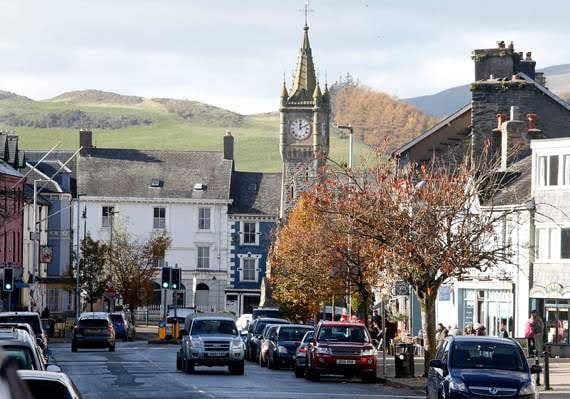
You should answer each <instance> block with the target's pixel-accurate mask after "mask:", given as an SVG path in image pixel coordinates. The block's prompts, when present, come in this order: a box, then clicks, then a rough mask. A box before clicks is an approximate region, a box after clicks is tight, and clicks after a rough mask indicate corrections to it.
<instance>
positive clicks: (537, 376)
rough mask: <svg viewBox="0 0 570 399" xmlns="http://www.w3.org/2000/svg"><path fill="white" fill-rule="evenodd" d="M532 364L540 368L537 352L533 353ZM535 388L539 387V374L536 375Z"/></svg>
mask: <svg viewBox="0 0 570 399" xmlns="http://www.w3.org/2000/svg"><path fill="white" fill-rule="evenodd" d="M534 364H535V365H537V366H540V362H539V361H538V351H537V350H535V351H534ZM536 386H537V387H539V386H540V373H536Z"/></svg>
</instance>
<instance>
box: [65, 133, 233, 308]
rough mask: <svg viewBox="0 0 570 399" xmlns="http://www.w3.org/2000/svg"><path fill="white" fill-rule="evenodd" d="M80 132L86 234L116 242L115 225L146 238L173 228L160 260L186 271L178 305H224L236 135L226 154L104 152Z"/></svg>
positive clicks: (81, 231) (82, 224)
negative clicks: (169, 243)
mask: <svg viewBox="0 0 570 399" xmlns="http://www.w3.org/2000/svg"><path fill="white" fill-rule="evenodd" d="M80 134H81V145H82V147H83V150H82V151H81V154H80V158H79V161H78V162H79V163H78V193H79V195H80V199H79V201H80V205H79V206H80V212H82V213H83V212H84V211H85V214H86V218H84V219H81V221H80V226H79V234H80V237H84V235H85V234H86V233H87V234H90V235H91V237H92V238H93V239H95V240H105V241H109V240H110V239H111V226H112V225H114V226H115V228H117V227H118V226H119V225H120V226H121V228H125V229H126V230H127V231H128V232H129V233H130V234H132V235H133V236H135V237H137V238H138V239H139V240H141V241H142V240H146V239H148V238H149V237H150V236H151V234H152V233H153V232H157V231H165V232H167V233H168V234H169V236H170V237H171V239H172V244H171V246H170V248H169V249H168V250H167V251H166V253H165V254H164V257H163V259H159V260H158V262H159V264H168V266H171V267H174V266H177V267H179V268H181V269H182V287H181V288H182V292H181V294H179V299H178V304H179V306H192V305H194V304H195V305H196V306H197V307H198V308H199V309H202V310H208V311H210V310H213V311H218V310H223V309H224V307H225V288H226V286H227V285H228V259H229V245H230V243H229V241H230V236H229V231H230V229H229V225H228V217H227V210H228V206H229V204H230V203H231V200H230V178H231V172H232V168H233V138H231V136H229V138H228V136H226V138H224V152H207V151H202V152H193V151H155V150H134V149H99V148H94V147H93V146H92V142H91V132H88V131H82V132H81V133H80ZM75 208H77V201H76V203H75ZM74 223H75V224H76V223H77V222H76V221H75V222H74ZM76 227H77V226H76ZM158 279H159V276H158V275H157V280H156V281H157V284H156V298H157V299H156V301H157V304H158V303H160V299H159V298H160V297H159V296H158V295H159V294H160V291H159V284H158ZM168 302H169V303H171V302H172V298H171V297H169V299H168Z"/></svg>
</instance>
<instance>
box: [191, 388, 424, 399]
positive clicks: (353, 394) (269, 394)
mask: <svg viewBox="0 0 570 399" xmlns="http://www.w3.org/2000/svg"><path fill="white" fill-rule="evenodd" d="M198 392H200V393H202V391H198ZM210 392H212V393H213V394H214V395H215V396H213V397H216V396H217V395H227V394H229V395H233V397H238V396H235V395H236V394H238V395H240V393H239V392H236V391H235V390H232V391H227V390H224V391H219V390H217V389H215V388H214V389H210ZM243 394H244V395H247V396H246V397H248V398H249V397H251V392H244V393H243ZM264 395H266V396H264ZM275 395H279V396H283V395H284V396H287V397H291V396H292V397H295V396H308V397H317V396H325V397H339V398H341V397H349V398H399V399H418V398H422V399H424V398H425V396H422V395H398V394H375V393H356V392H346V393H332V392H312V391H309V392H307V391H298V392H294V391H279V392H275V391H259V390H257V389H256V390H255V396H256V397H257V396H259V397H266V398H269V397H272V396H273V397H275ZM210 396H211V395H210Z"/></svg>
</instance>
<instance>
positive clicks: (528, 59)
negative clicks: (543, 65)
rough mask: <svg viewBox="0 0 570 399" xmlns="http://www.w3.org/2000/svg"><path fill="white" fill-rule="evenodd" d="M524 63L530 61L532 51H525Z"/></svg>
mask: <svg viewBox="0 0 570 399" xmlns="http://www.w3.org/2000/svg"><path fill="white" fill-rule="evenodd" d="M525 60H526V61H532V51H527V52H526V58H525Z"/></svg>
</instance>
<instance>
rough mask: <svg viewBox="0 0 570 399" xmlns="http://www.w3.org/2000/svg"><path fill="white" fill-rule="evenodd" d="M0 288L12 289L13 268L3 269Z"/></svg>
mask: <svg viewBox="0 0 570 399" xmlns="http://www.w3.org/2000/svg"><path fill="white" fill-rule="evenodd" d="M2 288H3V290H4V291H13V290H14V269H10V268H7V269H4V286H3V287H2Z"/></svg>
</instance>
